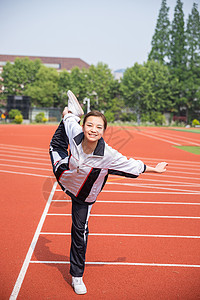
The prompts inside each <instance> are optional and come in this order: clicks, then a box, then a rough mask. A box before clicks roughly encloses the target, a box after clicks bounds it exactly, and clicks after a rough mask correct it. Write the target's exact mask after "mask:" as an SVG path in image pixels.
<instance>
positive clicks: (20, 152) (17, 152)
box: [0, 149, 48, 157]
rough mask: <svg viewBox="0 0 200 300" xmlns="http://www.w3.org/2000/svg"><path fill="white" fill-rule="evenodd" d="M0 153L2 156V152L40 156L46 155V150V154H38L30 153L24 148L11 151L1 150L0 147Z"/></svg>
mask: <svg viewBox="0 0 200 300" xmlns="http://www.w3.org/2000/svg"><path fill="white" fill-rule="evenodd" d="M0 153H1V155H2V156H3V155H4V153H13V154H20V155H24V154H28V155H30V156H37V157H38V156H41V157H48V152H47V153H46V154H38V153H31V152H30V151H29V152H26V151H25V150H24V151H22V150H20V151H19V150H18V151H14V150H13V151H12V150H2V149H0Z"/></svg>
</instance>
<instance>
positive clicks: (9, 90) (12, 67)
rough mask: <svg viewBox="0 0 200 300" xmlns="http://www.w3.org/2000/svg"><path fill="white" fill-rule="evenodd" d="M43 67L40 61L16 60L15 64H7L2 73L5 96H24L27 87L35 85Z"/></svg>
mask: <svg viewBox="0 0 200 300" xmlns="http://www.w3.org/2000/svg"><path fill="white" fill-rule="evenodd" d="M41 66H42V64H41V62H40V60H39V59H37V60H34V61H32V60H30V59H29V58H23V59H21V58H16V60H15V62H14V64H11V63H10V62H7V63H6V65H5V66H4V68H3V72H2V78H3V83H4V92H3V94H4V96H7V95H24V93H25V90H26V88H27V86H28V85H30V84H32V83H34V81H35V78H36V75H37V73H38V71H39V69H40V68H41Z"/></svg>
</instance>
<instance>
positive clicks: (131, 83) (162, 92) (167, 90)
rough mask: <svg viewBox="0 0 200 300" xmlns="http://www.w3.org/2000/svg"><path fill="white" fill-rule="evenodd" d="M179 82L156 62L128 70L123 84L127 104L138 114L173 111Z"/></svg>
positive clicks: (166, 68) (135, 66) (122, 89)
mask: <svg viewBox="0 0 200 300" xmlns="http://www.w3.org/2000/svg"><path fill="white" fill-rule="evenodd" d="M176 83H177V80H175V79H171V75H170V71H169V68H168V67H167V66H164V65H162V64H160V63H158V62H155V61H149V62H147V63H144V64H143V65H139V64H137V63H136V64H135V65H134V66H133V67H132V68H128V69H127V70H126V71H125V73H124V77H123V79H122V82H121V91H122V94H123V97H124V100H125V104H126V105H127V106H128V107H130V108H132V109H133V110H134V111H136V112H137V114H138V115H141V114H142V113H145V114H149V113H150V112H151V111H152V110H154V111H158V112H162V113H163V112H165V111H171V110H172V109H173V102H174V98H175V96H176V92H177V91H176Z"/></svg>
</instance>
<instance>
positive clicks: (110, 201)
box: [52, 199, 200, 206]
mask: <svg viewBox="0 0 200 300" xmlns="http://www.w3.org/2000/svg"><path fill="white" fill-rule="evenodd" d="M52 202H62V203H65V202H66V203H71V202H72V201H71V200H67V199H65V200H64V199H63V200H52ZM98 203H107V204H109V203H112V204H158V205H194V206H195V205H196V206H199V205H200V203H195V202H155V201H127V200H124V201H123V200H121V201H117V200H116V201H114V200H113V201H112V200H97V201H96V204H95V205H97V204H98Z"/></svg>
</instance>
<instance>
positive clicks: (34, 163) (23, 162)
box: [0, 158, 51, 166]
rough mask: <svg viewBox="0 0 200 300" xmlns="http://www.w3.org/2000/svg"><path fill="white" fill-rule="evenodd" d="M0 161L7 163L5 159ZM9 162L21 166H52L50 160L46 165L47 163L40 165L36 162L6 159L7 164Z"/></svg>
mask: <svg viewBox="0 0 200 300" xmlns="http://www.w3.org/2000/svg"><path fill="white" fill-rule="evenodd" d="M0 160H3V161H4V162H5V158H0ZM8 161H11V162H17V163H19V162H20V164H29V165H30V164H31V165H42V166H44V165H46V166H51V164H50V160H49V163H48V164H47V163H46V164H45V163H43V162H42V163H39V162H35V161H31V162H30V161H22V160H20V161H19V160H14V159H7V158H6V162H8Z"/></svg>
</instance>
